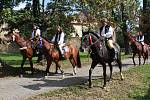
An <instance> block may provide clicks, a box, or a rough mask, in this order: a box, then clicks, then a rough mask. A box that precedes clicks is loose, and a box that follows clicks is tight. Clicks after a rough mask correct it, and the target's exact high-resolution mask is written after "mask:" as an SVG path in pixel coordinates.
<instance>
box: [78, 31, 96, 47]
mask: <svg viewBox="0 0 150 100" xmlns="http://www.w3.org/2000/svg"><path fill="white" fill-rule="evenodd" d="M97 40H98V37H97V36H96V34H95V33H90V32H89V33H88V34H87V33H86V34H85V35H84V36H83V37H82V41H81V47H80V49H87V48H88V47H90V46H91V45H93V44H95V42H96V41H97Z"/></svg>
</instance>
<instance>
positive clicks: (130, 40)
mask: <svg viewBox="0 0 150 100" xmlns="http://www.w3.org/2000/svg"><path fill="white" fill-rule="evenodd" d="M128 38H129V42H130V43H134V42H135V41H136V40H135V37H134V36H132V35H131V34H130V35H128Z"/></svg>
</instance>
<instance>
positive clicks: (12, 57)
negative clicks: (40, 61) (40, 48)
mask: <svg viewBox="0 0 150 100" xmlns="http://www.w3.org/2000/svg"><path fill="white" fill-rule="evenodd" d="M0 59H2V60H3V61H5V62H6V63H7V64H8V65H11V66H15V67H18V66H20V65H21V61H22V55H21V54H20V52H18V53H2V52H1V53H0ZM36 59H37V57H33V62H35V61H36Z"/></svg>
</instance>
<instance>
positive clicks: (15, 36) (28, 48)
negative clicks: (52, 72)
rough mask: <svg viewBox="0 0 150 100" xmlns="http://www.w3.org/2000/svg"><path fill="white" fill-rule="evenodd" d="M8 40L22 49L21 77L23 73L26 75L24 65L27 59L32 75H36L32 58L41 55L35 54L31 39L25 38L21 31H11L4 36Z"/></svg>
mask: <svg viewBox="0 0 150 100" xmlns="http://www.w3.org/2000/svg"><path fill="white" fill-rule="evenodd" d="M4 36H5V37H6V38H7V40H9V41H15V42H16V43H17V45H18V46H19V47H20V52H21V54H22V56H23V59H22V63H21V70H20V75H19V76H20V77H23V73H24V68H23V66H24V63H25V61H26V59H27V58H28V60H29V62H30V67H31V75H33V74H34V71H33V62H32V57H33V56H39V55H41V53H39V54H38V55H37V54H35V51H34V49H33V48H32V42H31V40H30V39H26V38H24V37H23V36H22V35H21V34H20V32H19V31H10V32H9V33H8V34H5V35H4Z"/></svg>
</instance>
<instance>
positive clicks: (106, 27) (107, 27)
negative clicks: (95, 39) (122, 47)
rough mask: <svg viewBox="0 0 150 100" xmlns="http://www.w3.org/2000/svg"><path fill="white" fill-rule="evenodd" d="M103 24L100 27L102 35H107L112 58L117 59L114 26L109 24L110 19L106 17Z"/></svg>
mask: <svg viewBox="0 0 150 100" xmlns="http://www.w3.org/2000/svg"><path fill="white" fill-rule="evenodd" d="M101 22H102V26H101V27H100V36H102V37H105V39H106V44H107V46H108V50H109V51H110V59H112V60H114V59H116V56H117V55H116V53H115V48H114V44H113V31H114V30H113V28H112V27H111V26H110V25H108V20H107V19H106V18H104V19H103V20H102V21H101Z"/></svg>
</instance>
